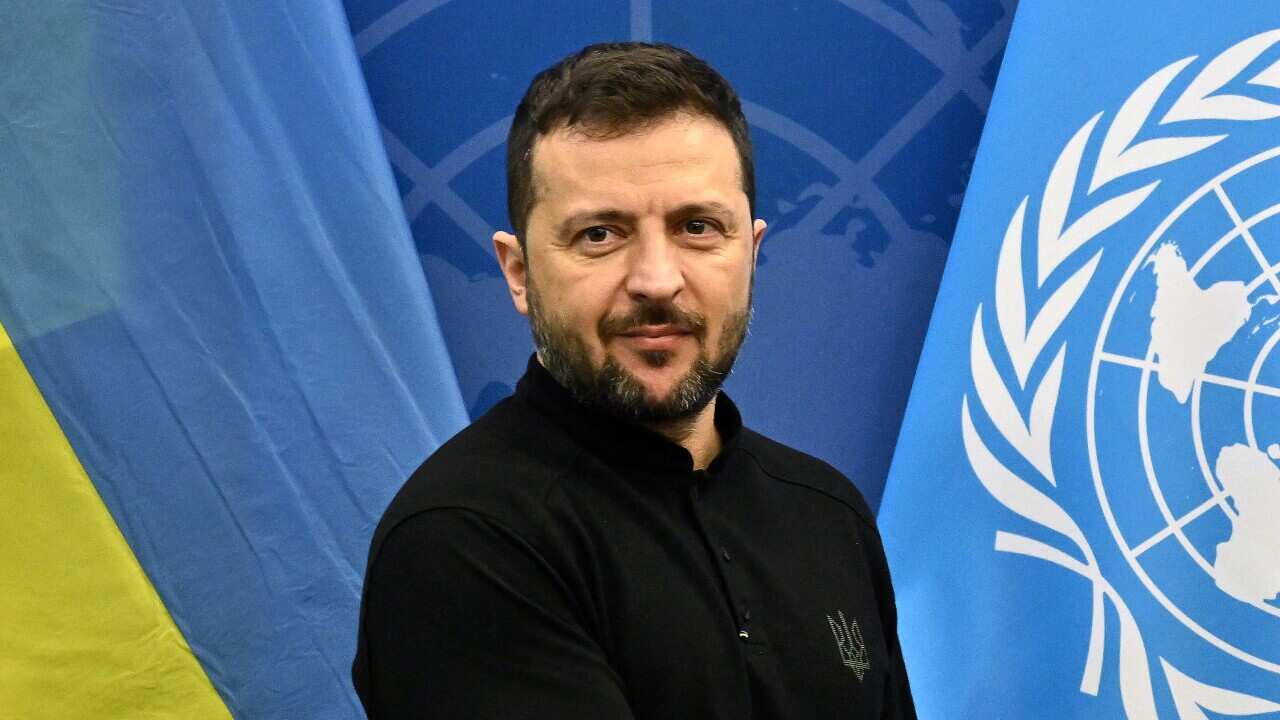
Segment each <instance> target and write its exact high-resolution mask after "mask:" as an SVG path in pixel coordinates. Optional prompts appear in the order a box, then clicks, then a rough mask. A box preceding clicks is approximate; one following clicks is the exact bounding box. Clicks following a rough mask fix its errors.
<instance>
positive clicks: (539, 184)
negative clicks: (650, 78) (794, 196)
mask: <svg viewBox="0 0 1280 720" xmlns="http://www.w3.org/2000/svg"><path fill="white" fill-rule="evenodd" d="M530 161H531V169H532V172H531V175H532V184H533V194H534V209H535V210H536V209H537V207H538V206H539V205H541V204H543V203H548V202H549V203H550V204H552V205H555V206H561V205H563V204H564V203H566V202H568V201H570V200H572V199H573V198H576V197H580V196H584V195H585V196H590V195H608V194H610V192H611V191H612V192H613V193H623V194H625V193H628V192H636V193H644V194H652V193H656V192H659V191H660V190H661V189H662V188H664V187H670V189H672V190H673V191H680V190H681V189H682V184H683V185H689V184H693V185H700V186H703V187H704V188H705V189H706V190H707V191H709V192H715V191H720V192H723V193H726V194H738V193H741V194H742V198H743V201H744V202H745V197H746V196H745V193H743V190H742V185H743V181H742V163H741V159H740V157H739V154H738V150H737V147H736V145H735V144H734V142H733V138H732V136H731V135H730V134H729V131H728V130H727V129H726V128H725V127H724V126H723V125H722V124H720V123H719V122H718V121H717V120H715V119H713V118H710V117H707V116H704V115H692V114H688V113H678V114H672V115H668V116H664V117H661V118H656V119H654V120H647V121H644V122H639V123H636V124H635V125H633V126H631V127H628V128H627V129H626V130H625V131H621V130H617V129H609V130H605V129H601V128H593V127H591V126H566V125H561V126H560V127H558V128H556V129H554V130H552V131H551V132H550V133H547V134H546V135H543V136H540V137H539V138H538V140H537V142H536V143H535V144H534V147H533V148H532V157H531V158H530Z"/></svg>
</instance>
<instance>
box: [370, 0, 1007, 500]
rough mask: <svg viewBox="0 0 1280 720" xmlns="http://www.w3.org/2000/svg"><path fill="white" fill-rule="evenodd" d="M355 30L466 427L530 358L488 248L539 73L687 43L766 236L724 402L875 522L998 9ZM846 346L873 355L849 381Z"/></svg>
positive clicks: (833, 7) (445, 11)
mask: <svg viewBox="0 0 1280 720" xmlns="http://www.w3.org/2000/svg"><path fill="white" fill-rule="evenodd" d="M347 4H348V8H349V9H350V8H351V7H352V6H353V5H354V6H360V5H362V3H358V2H353V0H348V3H347ZM366 4H368V5H369V6H370V7H371V8H372V7H375V6H374V4H373V3H366ZM586 7H589V8H590V10H589V11H584V8H586ZM499 10H501V12H499ZM352 15H353V18H352V25H353V27H354V28H355V29H356V30H357V33H356V47H357V50H358V52H359V53H360V55H361V58H362V61H363V63H364V66H365V72H366V75H367V76H369V78H370V81H369V82H370V90H371V94H372V96H373V99H374V102H375V106H376V107H377V111H378V116H379V118H380V121H381V124H382V127H383V132H384V139H385V145H386V148H387V152H388V155H389V157H390V160H391V163H392V165H393V167H394V168H395V170H396V174H397V179H398V180H399V182H400V186H401V190H402V193H403V202H404V208H405V212H406V215H407V217H408V219H409V221H410V223H411V225H412V228H413V231H414V235H415V238H416V241H417V243H418V249H419V252H420V254H421V256H422V262H423V266H424V269H425V271H426V274H427V277H428V280H429V282H430V285H431V290H432V293H433V295H434V297H435V300H436V307H437V308H438V311H439V314H440V320H441V324H442V326H443V328H442V329H443V331H444V336H445V338H446V341H447V342H448V345H449V349H450V354H451V355H452V357H453V358H454V360H455V369H456V371H457V375H458V380H459V384H460V386H461V389H462V391H463V397H464V399H465V401H466V403H467V405H468V406H469V407H470V408H471V411H472V413H473V414H477V413H479V412H481V411H483V410H484V409H486V408H487V407H488V406H489V405H490V404H491V403H492V402H493V401H495V400H496V399H498V398H499V397H502V396H503V395H505V394H507V392H509V387H508V386H507V385H506V383H507V382H509V379H510V378H514V377H516V376H518V375H519V373H520V372H521V370H522V368H523V364H524V361H525V358H526V357H527V355H526V353H527V349H528V348H529V346H530V343H529V338H528V330H527V328H526V327H525V324H524V321H523V320H522V319H521V318H520V317H518V316H517V315H516V314H515V313H513V312H511V310H510V305H509V300H508V299H507V298H506V291H505V287H504V285H503V283H502V280H501V277H500V275H499V274H498V272H497V266H496V263H495V262H494V261H493V260H492V258H491V255H490V253H491V246H490V235H491V233H492V232H493V230H494V229H496V228H497V227H500V226H503V225H505V222H506V221H505V199H504V198H503V196H502V195H501V192H502V189H501V184H500V182H499V179H500V178H501V177H502V173H503V166H502V152H501V149H502V145H503V142H504V141H505V137H506V130H507V127H508V124H509V122H510V113H511V110H512V108H513V107H514V105H515V102H516V100H517V99H518V98H519V96H520V93H522V92H523V90H524V87H525V84H526V83H527V82H528V80H529V78H530V77H531V76H532V74H533V72H535V71H536V70H539V69H541V68H542V67H544V66H545V65H546V64H548V63H549V62H551V61H552V60H553V59H555V58H558V57H560V56H562V55H563V54H565V53H567V52H569V51H571V50H574V49H576V48H577V47H580V46H581V45H583V44H585V43H588V42H592V41H598V40H605V39H619V38H631V39H636V40H652V39H657V40H664V41H669V42H672V43H675V44H677V45H684V46H687V47H690V48H691V49H693V50H694V51H695V52H698V53H700V54H702V55H703V56H704V57H707V58H708V59H709V60H711V62H712V63H713V64H715V65H716V66H717V67H718V68H719V69H720V70H721V71H723V72H724V73H725V74H726V76H728V77H729V78H730V79H731V81H733V82H734V83H735V85H736V86H737V89H738V90H739V92H740V94H741V96H742V98H743V101H744V110H745V112H746V114H747V118H748V120H749V122H750V124H751V126H752V132H753V137H754V139H755V146H756V164H757V167H758V168H759V170H758V172H757V176H758V182H759V188H758V198H759V199H758V212H759V214H760V215H761V216H762V217H764V218H765V219H766V220H768V221H769V223H770V231H769V233H768V235H767V236H766V240H765V245H764V248H763V251H762V259H761V265H760V271H759V272H758V273H757V279H756V293H755V297H756V316H755V320H754V323H753V333H752V340H751V342H749V343H748V345H747V348H746V350H745V351H744V353H743V355H742V357H741V358H740V359H739V362H738V364H737V366H736V369H735V373H734V377H733V378H731V379H730V388H731V391H732V390H733V388H734V387H735V386H736V385H749V384H754V385H764V386H767V387H769V388H770V389H771V396H770V397H771V398H774V399H771V400H767V399H757V398H756V397H745V398H740V400H743V401H745V403H746V404H745V405H744V410H745V411H746V412H748V414H749V416H750V417H752V418H753V419H755V421H756V422H758V423H761V425H760V427H759V429H761V430H763V431H765V432H767V433H769V434H771V435H773V436H775V437H778V438H779V439H781V440H783V441H788V442H792V444H795V445H798V446H801V447H803V448H804V449H807V450H810V451H812V452H815V453H817V454H819V455H821V456H823V457H824V458H825V459H828V460H829V461H831V462H832V463H833V464H835V465H837V466H838V467H840V468H841V469H842V470H844V471H845V472H846V473H848V474H849V475H851V476H852V477H854V478H855V479H857V480H860V481H861V482H862V483H863V485H862V487H863V492H864V493H865V494H867V496H868V499H869V500H870V501H871V502H872V504H873V505H874V504H875V503H876V499H877V498H878V496H879V493H880V486H879V483H881V482H882V479H883V478H884V477H885V475H886V474H887V470H888V465H889V457H890V453H891V451H892V447H893V444H894V438H895V437H896V432H897V427H898V422H899V420H900V418H901V412H902V409H903V407H904V405H905V401H906V396H907V391H908V388H909V387H910V382H911V377H912V372H913V369H914V359H915V357H916V355H917V353H918V351H919V347H920V343H921V341H922V339H923V335H924V331H925V327H926V325H927V323H928V318H929V313H930V310H931V307H932V300H933V296H934V293H935V291H936V288H937V281H938V277H939V276H940V274H941V271H942V266H943V263H944V261H945V258H946V253H947V250H948V241H949V238H950V235H951V232H952V230H953V228H954V223H955V218H956V215H957V214H958V210H959V205H960V199H961V197H962V195H963V192H964V189H965V183H966V181H967V176H968V171H969V167H970V164H971V162H972V157H973V149H974V147H975V146H976V144H977V138H978V133H979V131H980V129H981V124H982V121H983V118H984V116H985V113H986V108H987V104H988V102H989V101H990V95H991V87H990V85H991V81H992V79H993V78H994V67H995V65H996V64H997V63H998V60H999V56H1000V52H1001V50H1002V49H1003V47H1004V41H1005V37H1006V35H1007V32H1008V27H1009V22H1010V17H1009V16H1008V13H1007V8H1006V7H1005V6H1004V4H1002V3H1001V2H999V1H998V0H961V1H956V0H952V1H951V2H948V3H943V2H935V1H933V0H911V1H910V2H905V3H883V2H880V1H879V0H874V1H866V0H839V1H836V0H813V1H812V2H806V3H801V4H783V3H770V2H745V3H718V2H700V3H678V2H664V0H629V1H627V2H621V1H618V2H611V3H598V4H592V5H589V6H588V5H587V4H584V3H581V2H569V1H568V0H549V1H548V2H547V3H545V4H542V3H540V4H530V5H522V4H512V3H490V2H486V1H484V0H472V1H471V2H466V3H463V2H460V1H458V0H454V1H453V2H448V1H447V0H426V1H423V0H411V1H407V2H400V3H394V4H390V5H384V6H382V7H379V8H378V9H376V10H370V11H368V12H367V13H366V16H365V17H363V18H362V17H358V15H359V13H352ZM712 27H714V28H715V32H708V31H707V30H708V28H712ZM441 48H446V49H441ZM390 76H394V77H390ZM887 306H888V307H892V308H893V312H891V313H886V312H885V311H884V309H885V308H886V307H887ZM817 338H844V339H847V341H848V345H847V347H832V346H831V344H829V343H822V344H819V343H813V342H812V340H813V339H817ZM848 348H874V349H875V351H874V354H870V353H868V354H866V355H859V356H858V358H859V359H858V360H856V361H851V359H850V353H849V352H848ZM798 350H799V351H798ZM777 398H787V399H788V400H786V401H782V400H778V399H777ZM770 402H772V403H773V405H769V404H768V403H770ZM762 406H763V407H762ZM799 409H803V410H799Z"/></svg>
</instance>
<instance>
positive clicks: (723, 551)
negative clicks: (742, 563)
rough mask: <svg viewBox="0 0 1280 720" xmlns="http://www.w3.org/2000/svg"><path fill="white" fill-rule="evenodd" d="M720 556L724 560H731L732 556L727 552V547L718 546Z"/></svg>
mask: <svg viewBox="0 0 1280 720" xmlns="http://www.w3.org/2000/svg"><path fill="white" fill-rule="evenodd" d="M720 557H722V558H724V561H725V562H733V556H732V555H730V554H729V548H724V547H722V548H720Z"/></svg>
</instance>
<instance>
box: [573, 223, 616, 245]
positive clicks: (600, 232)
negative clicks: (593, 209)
mask: <svg viewBox="0 0 1280 720" xmlns="http://www.w3.org/2000/svg"><path fill="white" fill-rule="evenodd" d="M612 235H613V232H612V231H610V230H609V228H607V227H604V226H603V225H596V226H594V227H589V228H587V229H586V230H583V231H582V232H581V233H580V237H581V238H582V239H583V240H585V241H587V243H588V244H591V245H602V244H604V243H606V242H608V241H609V238H610V236H612Z"/></svg>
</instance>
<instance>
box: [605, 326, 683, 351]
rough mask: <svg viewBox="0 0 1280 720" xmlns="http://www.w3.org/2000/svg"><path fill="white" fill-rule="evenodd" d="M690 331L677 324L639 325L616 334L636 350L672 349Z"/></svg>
mask: <svg viewBox="0 0 1280 720" xmlns="http://www.w3.org/2000/svg"><path fill="white" fill-rule="evenodd" d="M691 336H692V332H690V331H689V330H688V329H686V328H684V327H681V326H679V325H641V326H640V327H635V328H631V329H630V330H627V331H626V332H622V333H619V334H618V338H619V339H620V340H622V342H623V343H624V344H626V345H629V346H631V347H633V348H635V349H636V350H641V351H653V350H674V349H675V348H676V346H677V345H679V344H680V342H682V341H683V340H684V339H685V338H688V337H691Z"/></svg>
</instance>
